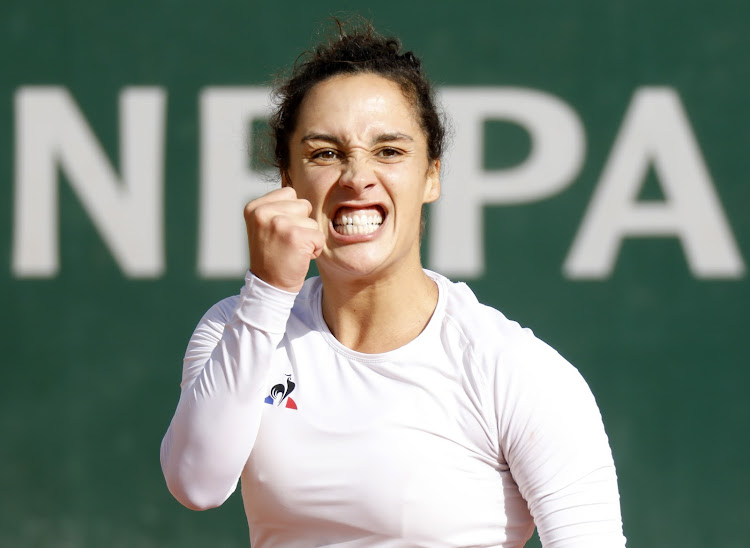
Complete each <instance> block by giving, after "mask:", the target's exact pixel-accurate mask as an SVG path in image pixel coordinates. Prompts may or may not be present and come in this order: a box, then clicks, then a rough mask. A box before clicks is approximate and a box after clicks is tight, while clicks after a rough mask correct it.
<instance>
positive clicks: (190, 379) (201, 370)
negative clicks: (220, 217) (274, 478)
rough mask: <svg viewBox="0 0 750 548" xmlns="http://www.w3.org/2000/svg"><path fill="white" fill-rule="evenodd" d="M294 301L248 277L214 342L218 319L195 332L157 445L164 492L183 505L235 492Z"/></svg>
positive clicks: (213, 502) (208, 503) (200, 505)
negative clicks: (176, 400)
mask: <svg viewBox="0 0 750 548" xmlns="http://www.w3.org/2000/svg"><path fill="white" fill-rule="evenodd" d="M292 303H293V295H291V294H288V293H284V292H278V291H274V290H272V289H269V288H268V287H267V286H263V285H262V283H259V281H258V280H257V279H256V278H253V277H252V276H248V279H247V283H246V285H245V287H244V288H243V291H242V294H241V296H240V301H239V304H238V306H237V308H236V310H235V311H234V313H233V314H232V315H231V318H230V319H229V321H227V322H226V323H225V324H224V325H223V326H222V327H223V330H222V331H221V334H220V338H219V339H218V341H217V340H213V341H212V336H213V334H214V333H216V331H217V327H216V323H218V322H220V320H219V319H216V318H208V319H204V321H202V323H201V325H199V327H198V328H197V329H196V332H195V333H194V335H193V338H192V339H191V343H190V346H189V347H188V352H187V354H186V358H185V366H184V367H185V371H186V374H185V376H184V380H183V384H182V393H181V395H180V401H179V403H178V405H177V410H176V411H175V415H174V417H173V419H172V422H171V423H170V426H169V429H168V430H167V433H166V435H165V436H164V439H163V441H162V447H161V462H162V469H163V471H164V477H165V479H166V481H167V485H168V487H169V490H170V491H171V492H172V494H173V495H174V496H175V497H176V498H177V499H178V500H179V501H180V502H181V503H182V504H184V505H185V506H188V507H190V508H193V509H205V508H211V507H214V506H218V505H220V504H221V503H222V502H224V500H226V498H227V497H228V496H229V495H230V494H231V493H232V492H233V491H234V489H235V487H236V484H237V481H238V479H239V476H240V474H241V473H242V469H243V467H244V465H245V462H246V461H247V458H248V456H249V454H250V451H251V450H252V447H253V443H254V441H255V436H256V434H257V431H258V427H259V425H260V417H261V413H262V404H263V395H264V391H265V390H266V388H267V386H266V384H267V377H268V374H269V372H270V370H271V368H272V366H273V359H274V353H275V351H276V348H277V346H278V344H279V343H280V341H281V339H282V337H283V333H284V330H285V327H286V320H287V319H288V316H289V310H290V309H291V304H292ZM212 324H213V325H212ZM216 336H218V334H217V335H216Z"/></svg>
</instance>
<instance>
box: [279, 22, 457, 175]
mask: <svg viewBox="0 0 750 548" xmlns="http://www.w3.org/2000/svg"><path fill="white" fill-rule="evenodd" d="M334 22H335V23H336V25H337V27H338V36H336V37H335V38H332V39H330V40H329V41H328V43H325V44H321V45H319V46H317V47H316V48H315V49H313V50H310V51H308V52H306V53H303V54H302V55H301V56H300V57H299V58H298V59H297V62H296V63H295V65H294V68H293V69H292V74H291V76H289V77H288V78H287V79H286V80H285V81H284V82H282V83H281V84H280V85H278V86H277V87H276V89H275V91H274V104H275V105H276V107H275V110H274V112H273V114H272V116H271V118H270V120H269V122H268V123H269V126H270V127H271V134H272V137H273V141H274V163H275V165H276V167H278V168H279V169H280V170H282V171H285V170H286V169H288V168H289V138H290V137H291V134H292V132H293V131H294V129H295V127H296V125H297V117H298V115H299V109H300V105H301V104H302V101H303V99H304V98H305V96H306V95H307V92H308V91H310V90H311V89H312V88H313V87H314V86H315V85H316V84H319V83H320V82H322V81H323V80H326V79H328V78H331V77H332V76H336V75H339V74H362V73H371V74H377V75H378V76H382V77H384V78H388V79H389V80H391V81H393V82H394V83H396V84H398V85H399V87H400V88H401V90H402V91H403V92H404V95H405V96H406V97H407V98H409V100H410V101H411V102H412V103H413V106H414V108H415V111H416V115H417V117H418V121H419V124H420V126H421V127H422V130H423V131H424V133H425V137H426V138H427V154H428V157H429V159H430V160H437V159H439V158H440V157H441V156H442V154H443V148H444V146H445V135H446V132H445V125H444V123H443V120H442V118H441V115H440V113H439V112H438V110H437V108H436V105H435V98H434V91H433V89H432V84H431V83H430V81H429V80H428V79H427V77H426V76H425V74H424V72H423V71H422V63H421V61H420V60H419V59H418V58H417V57H416V56H415V55H414V53H412V52H411V51H407V52H405V53H402V52H401V43H400V41H399V40H398V39H397V38H387V37H383V36H381V35H379V34H378V33H377V32H376V31H375V29H374V28H373V26H372V24H370V23H369V22H364V23H360V24H358V25H357V27H355V28H354V30H353V31H351V32H349V33H347V31H346V30H345V28H344V24H343V23H342V22H341V21H340V20H338V19H334Z"/></svg>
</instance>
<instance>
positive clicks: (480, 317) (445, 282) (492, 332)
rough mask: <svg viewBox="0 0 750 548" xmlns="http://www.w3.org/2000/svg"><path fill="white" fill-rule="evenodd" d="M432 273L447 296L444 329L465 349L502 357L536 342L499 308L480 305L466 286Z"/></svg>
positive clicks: (526, 329) (526, 330)
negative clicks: (518, 347) (520, 345)
mask: <svg viewBox="0 0 750 548" xmlns="http://www.w3.org/2000/svg"><path fill="white" fill-rule="evenodd" d="M429 274H430V275H431V276H432V277H433V279H434V280H435V281H436V282H437V283H438V284H439V285H440V289H441V292H442V293H443V294H444V295H445V297H444V320H443V324H444V329H447V330H451V331H453V332H455V336H456V337H458V338H459V339H460V340H461V344H462V346H464V347H465V350H471V351H475V352H478V353H481V354H485V355H494V357H495V358H499V357H500V355H501V354H507V353H508V352H509V351H510V350H511V349H512V348H513V347H515V346H517V345H519V344H522V343H523V342H524V341H525V340H527V339H536V338H535V337H534V334H533V333H532V331H531V330H530V329H528V328H524V327H522V326H521V325H520V324H519V323H518V322H516V321H513V320H510V319H508V318H507V317H506V316H505V315H504V314H503V313H502V312H500V311H499V310H497V309H496V308H493V307H491V306H487V305H485V304H482V303H480V302H479V301H478V300H477V297H476V296H475V295H474V292H473V291H472V290H471V289H470V288H469V286H468V285H467V284H465V283H463V282H452V281H451V280H449V279H448V278H446V277H445V276H442V275H440V274H435V273H432V272H431V273H429Z"/></svg>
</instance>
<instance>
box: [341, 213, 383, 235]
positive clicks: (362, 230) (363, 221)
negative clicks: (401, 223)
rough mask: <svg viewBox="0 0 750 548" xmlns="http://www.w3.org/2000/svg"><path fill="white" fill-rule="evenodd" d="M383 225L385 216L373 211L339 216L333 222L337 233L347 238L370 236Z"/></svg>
mask: <svg viewBox="0 0 750 548" xmlns="http://www.w3.org/2000/svg"><path fill="white" fill-rule="evenodd" d="M381 224H383V216H382V215H380V213H379V212H377V211H372V210H369V211H359V212H357V213H350V214H348V215H339V216H338V217H337V218H336V219H334V220H333V226H334V228H335V229H336V232H338V233H339V234H343V235H345V236H351V235H353V234H370V233H372V232H375V231H376V230H377V229H378V228H380V225H381Z"/></svg>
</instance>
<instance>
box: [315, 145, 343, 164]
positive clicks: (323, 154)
mask: <svg viewBox="0 0 750 548" xmlns="http://www.w3.org/2000/svg"><path fill="white" fill-rule="evenodd" d="M339 157H340V154H339V152H338V151H337V150H334V149H332V148H325V149H322V150H317V151H315V152H314V153H313V154H312V158H313V159H314V160H323V161H330V160H336V159H337V158H339Z"/></svg>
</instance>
